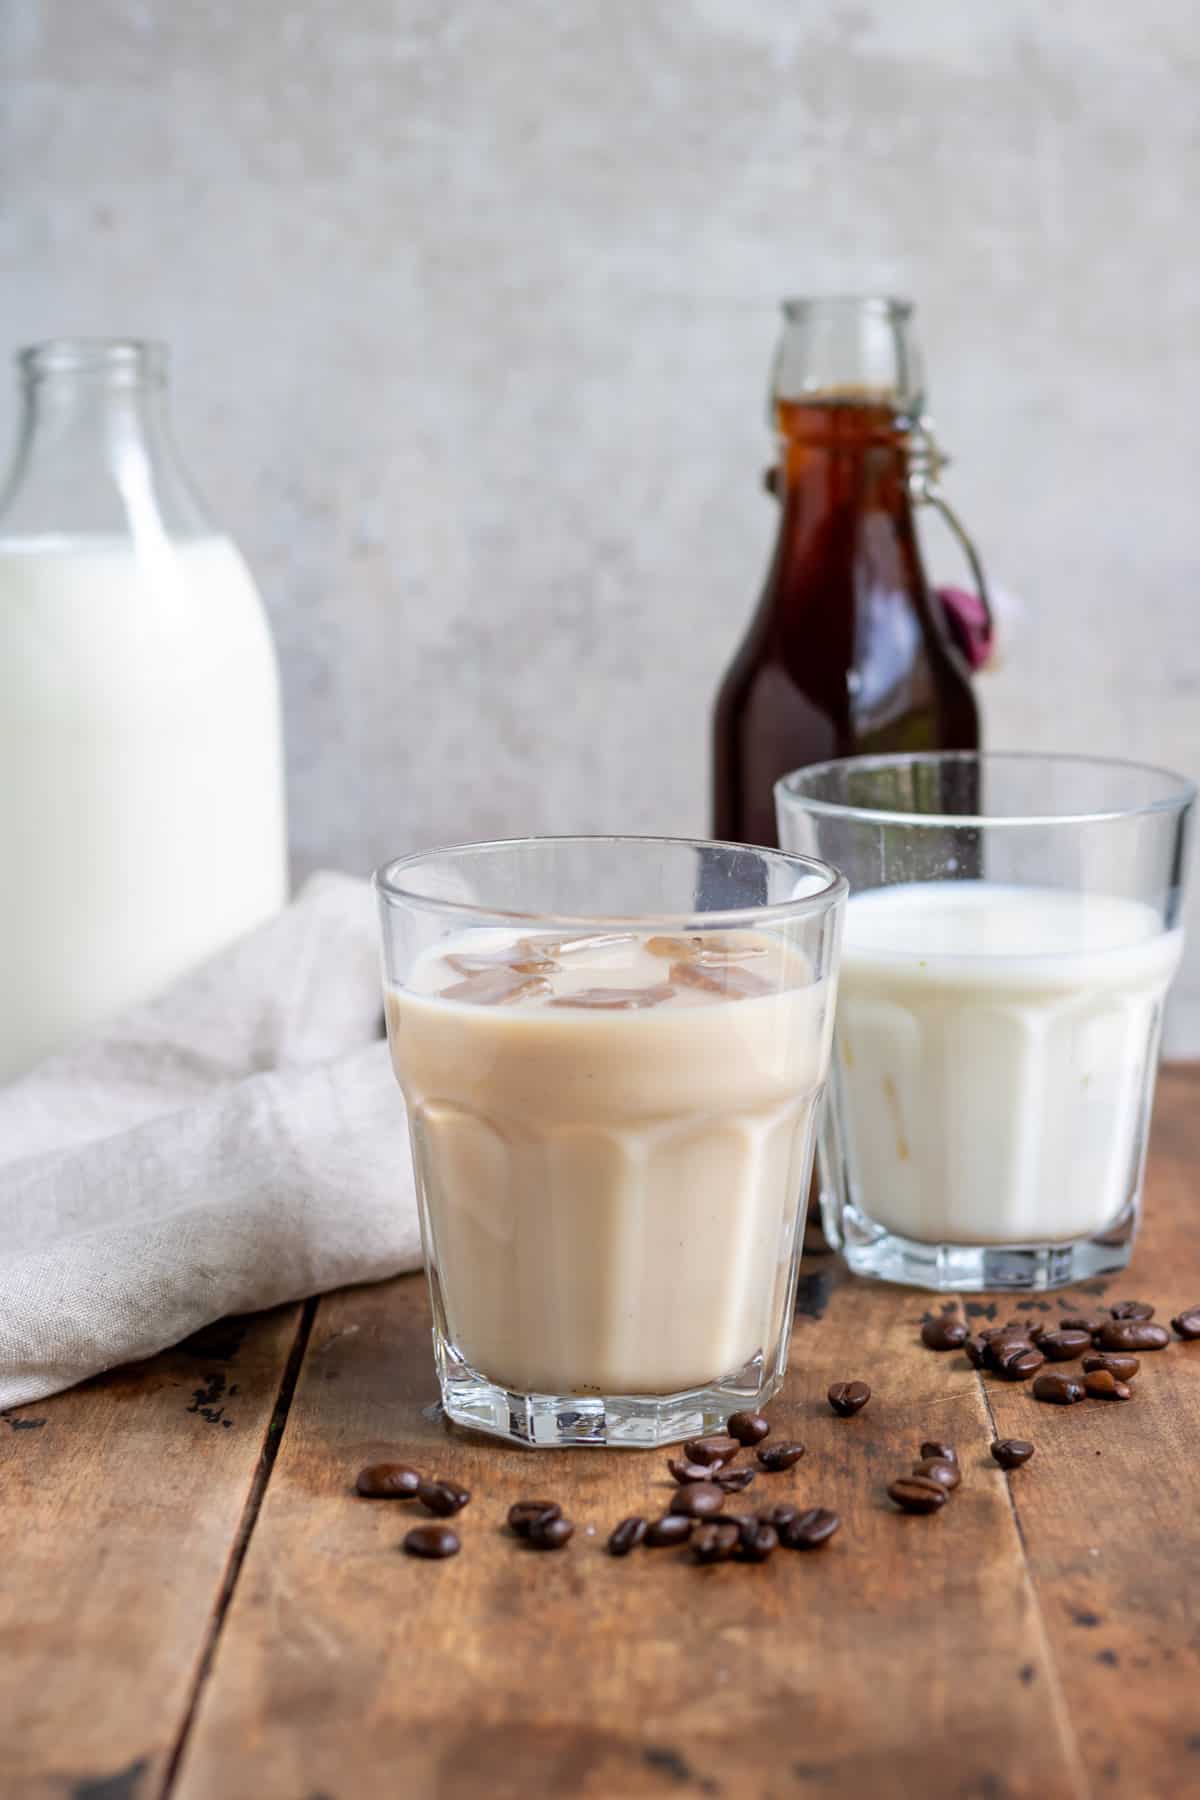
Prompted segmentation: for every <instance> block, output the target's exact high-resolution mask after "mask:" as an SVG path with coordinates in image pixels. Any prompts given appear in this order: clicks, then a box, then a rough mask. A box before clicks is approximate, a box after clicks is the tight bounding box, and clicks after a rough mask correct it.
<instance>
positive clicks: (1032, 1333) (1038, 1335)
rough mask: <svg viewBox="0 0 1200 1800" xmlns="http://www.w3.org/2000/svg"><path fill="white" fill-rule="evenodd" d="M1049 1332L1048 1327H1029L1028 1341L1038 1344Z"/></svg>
mask: <svg viewBox="0 0 1200 1800" xmlns="http://www.w3.org/2000/svg"><path fill="white" fill-rule="evenodd" d="M1049 1331H1050V1327H1049V1326H1048V1325H1031V1326H1030V1327H1029V1337H1030V1341H1031V1342H1032V1343H1034V1344H1040V1343H1041V1341H1042V1339H1043V1338H1044V1337H1046V1336H1047V1335H1048V1333H1049Z"/></svg>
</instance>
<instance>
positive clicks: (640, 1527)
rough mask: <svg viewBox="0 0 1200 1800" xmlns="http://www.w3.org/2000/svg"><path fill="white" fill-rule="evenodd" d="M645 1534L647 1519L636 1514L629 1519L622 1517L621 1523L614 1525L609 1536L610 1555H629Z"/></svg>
mask: <svg viewBox="0 0 1200 1800" xmlns="http://www.w3.org/2000/svg"><path fill="white" fill-rule="evenodd" d="M645 1535H646V1521H645V1519H641V1518H638V1517H637V1515H636V1514H634V1515H633V1516H632V1517H630V1518H628V1519H622V1520H621V1523H620V1524H619V1525H614V1527H613V1529H612V1532H611V1534H610V1536H609V1540H608V1553H609V1555H610V1556H628V1555H629V1552H630V1551H631V1550H634V1549H636V1548H637V1546H638V1545H639V1544H640V1543H641V1541H642V1539H643V1538H644V1537H645Z"/></svg>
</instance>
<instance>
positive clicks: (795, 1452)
mask: <svg viewBox="0 0 1200 1800" xmlns="http://www.w3.org/2000/svg"><path fill="white" fill-rule="evenodd" d="M803 1455H804V1445H803V1444H796V1443H788V1442H784V1443H781V1444H764V1445H763V1447H762V1449H761V1450H760V1451H759V1452H758V1460H759V1462H760V1463H761V1464H762V1466H763V1468H764V1469H766V1470H768V1471H769V1472H770V1473H771V1474H772V1475H778V1474H781V1473H782V1471H783V1470H784V1469H791V1468H794V1466H795V1465H796V1463H798V1462H799V1461H800V1458H801V1457H802V1456H803Z"/></svg>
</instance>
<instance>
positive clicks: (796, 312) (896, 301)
mask: <svg viewBox="0 0 1200 1800" xmlns="http://www.w3.org/2000/svg"><path fill="white" fill-rule="evenodd" d="M780 306H781V307H782V309H783V314H784V317H785V318H787V319H799V318H802V317H803V316H804V314H805V313H811V312H819V311H820V310H821V309H822V308H823V307H836V306H857V307H859V308H860V309H861V310H862V311H864V312H872V313H880V314H882V316H883V317H884V318H888V319H908V318H911V317H912V313H913V306H914V303H913V301H911V300H905V299H904V298H903V297H902V296H901V295H899V294H787V295H785V297H784V298H783V300H781V301H780Z"/></svg>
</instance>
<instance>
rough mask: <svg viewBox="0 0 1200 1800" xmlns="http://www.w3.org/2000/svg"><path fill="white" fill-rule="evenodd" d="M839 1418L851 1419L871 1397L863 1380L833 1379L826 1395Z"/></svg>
mask: <svg viewBox="0 0 1200 1800" xmlns="http://www.w3.org/2000/svg"><path fill="white" fill-rule="evenodd" d="M827 1398H828V1400H829V1404H830V1406H832V1408H833V1410H834V1412H835V1413H836V1414H837V1415H838V1418H839V1419H852V1418H853V1417H854V1415H855V1413H860V1412H861V1411H862V1409H863V1407H864V1406H865V1405H866V1404H867V1401H868V1400H869V1399H870V1398H871V1390H870V1388H869V1387H868V1386H867V1384H866V1382H865V1381H835V1382H834V1384H833V1386H832V1387H831V1388H830V1390H829V1394H828V1396H827Z"/></svg>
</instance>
